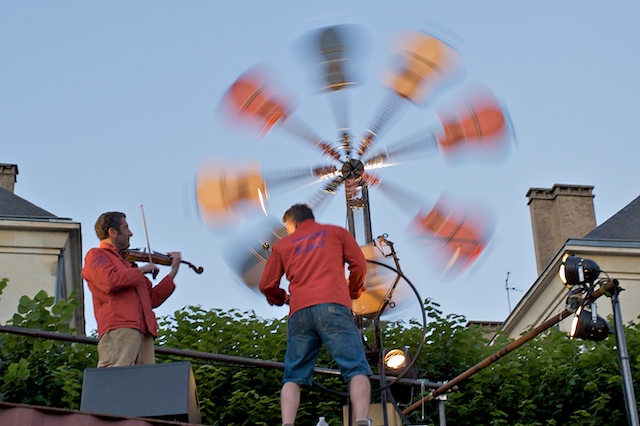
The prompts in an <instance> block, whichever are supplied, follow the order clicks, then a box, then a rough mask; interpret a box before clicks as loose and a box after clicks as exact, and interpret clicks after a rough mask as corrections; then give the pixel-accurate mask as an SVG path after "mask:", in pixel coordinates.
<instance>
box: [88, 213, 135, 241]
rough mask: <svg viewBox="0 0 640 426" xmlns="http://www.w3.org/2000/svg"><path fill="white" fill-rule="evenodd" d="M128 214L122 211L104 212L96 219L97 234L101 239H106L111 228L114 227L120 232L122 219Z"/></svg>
mask: <svg viewBox="0 0 640 426" xmlns="http://www.w3.org/2000/svg"><path fill="white" fill-rule="evenodd" d="M126 217H127V216H126V215H125V214H124V213H121V212H106V213H102V214H101V215H100V217H99V218H98V220H97V221H96V226H95V229H96V235H97V236H98V239H99V240H100V241H102V240H104V239H105V238H107V237H108V236H109V229H110V228H114V229H115V230H116V231H118V232H120V225H121V224H122V219H124V218H126Z"/></svg>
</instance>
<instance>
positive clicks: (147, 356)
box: [98, 328, 156, 367]
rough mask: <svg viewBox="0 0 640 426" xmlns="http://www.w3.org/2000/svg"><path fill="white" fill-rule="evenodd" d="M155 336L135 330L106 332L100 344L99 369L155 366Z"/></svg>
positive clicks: (121, 329)
mask: <svg viewBox="0 0 640 426" xmlns="http://www.w3.org/2000/svg"><path fill="white" fill-rule="evenodd" d="M155 362H156V357H155V352H154V349H153V336H151V335H149V334H144V333H142V332H141V331H140V330H136V329H133V328H118V329H115V330H110V331H108V332H106V333H105V334H104V335H103V336H102V338H101V339H100V341H99V342H98V367H121V366H127V365H134V364H155Z"/></svg>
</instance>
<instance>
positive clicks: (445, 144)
mask: <svg viewBox="0 0 640 426" xmlns="http://www.w3.org/2000/svg"><path fill="white" fill-rule="evenodd" d="M438 117H439V119H440V122H441V124H442V129H443V134H440V135H439V136H438V138H437V139H438V145H439V147H440V151H441V152H442V154H443V156H444V157H445V158H446V159H447V160H448V161H453V160H454V159H458V160H460V159H463V158H465V156H467V157H472V158H473V159H476V160H478V159H487V160H497V159H502V158H504V157H505V156H506V155H507V154H508V153H509V147H510V146H509V144H510V142H511V136H512V135H511V132H510V127H511V126H510V123H509V119H508V114H507V113H506V109H505V108H504V107H503V106H502V105H501V104H500V102H499V101H498V100H497V99H496V98H495V96H494V95H493V94H492V93H491V92H489V91H481V92H475V93H473V94H468V95H467V96H466V98H465V99H464V101H462V102H459V104H458V105H457V106H456V107H455V108H451V109H449V110H443V111H440V112H438Z"/></svg>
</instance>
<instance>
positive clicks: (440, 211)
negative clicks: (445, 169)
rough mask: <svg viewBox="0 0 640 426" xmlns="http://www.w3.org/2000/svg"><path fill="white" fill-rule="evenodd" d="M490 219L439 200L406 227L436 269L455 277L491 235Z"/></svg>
mask: <svg viewBox="0 0 640 426" xmlns="http://www.w3.org/2000/svg"><path fill="white" fill-rule="evenodd" d="M493 222H494V221H493V218H492V217H491V215H489V213H488V212H487V211H484V210H483V209H481V208H479V206H478V205H476V204H474V205H473V206H467V207H464V206H462V205H460V203H458V204H457V205H454V204H453V203H452V202H451V201H450V200H447V199H446V198H445V197H440V199H439V200H438V202H437V203H436V204H435V206H434V207H433V208H432V209H431V210H430V211H429V212H427V213H425V212H424V210H422V211H420V213H418V214H417V215H416V216H415V217H414V218H413V220H412V222H411V223H410V225H409V233H410V234H411V235H413V237H414V239H415V240H416V242H418V243H422V245H423V247H424V248H426V249H427V250H428V251H429V252H430V253H432V254H433V255H434V257H435V258H436V259H437V261H438V263H439V265H438V266H439V268H440V269H441V270H442V271H444V272H446V273H448V274H456V273H460V272H463V271H464V270H466V269H467V268H468V267H469V266H470V265H471V264H473V263H474V262H475V261H476V260H477V259H478V257H479V256H480V255H481V254H482V252H483V251H484V249H485V248H486V246H487V244H488V242H489V239H490V238H491V235H492V234H493V228H494V226H493V225H494V223H493Z"/></svg>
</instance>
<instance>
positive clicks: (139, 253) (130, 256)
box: [120, 249, 204, 274]
mask: <svg viewBox="0 0 640 426" xmlns="http://www.w3.org/2000/svg"><path fill="white" fill-rule="evenodd" d="M120 254H121V255H122V257H123V258H124V259H125V260H127V261H129V262H152V263H155V264H156V265H165V266H169V265H171V263H172V259H171V256H169V255H168V254H162V253H158V252H155V251H154V252H152V253H151V254H149V252H147V251H145V250H140V249H124V250H120ZM180 263H184V264H185V265H188V266H189V268H191V269H193V270H194V271H195V272H196V274H201V273H202V272H203V271H204V268H203V267H202V266H195V265H193V264H192V263H189V262H187V261H186V260H181V261H180Z"/></svg>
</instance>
